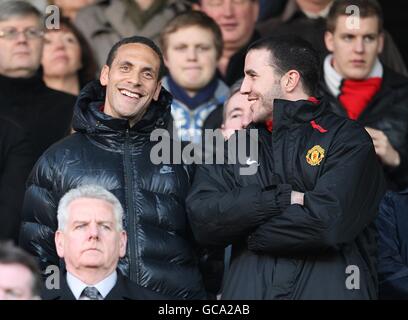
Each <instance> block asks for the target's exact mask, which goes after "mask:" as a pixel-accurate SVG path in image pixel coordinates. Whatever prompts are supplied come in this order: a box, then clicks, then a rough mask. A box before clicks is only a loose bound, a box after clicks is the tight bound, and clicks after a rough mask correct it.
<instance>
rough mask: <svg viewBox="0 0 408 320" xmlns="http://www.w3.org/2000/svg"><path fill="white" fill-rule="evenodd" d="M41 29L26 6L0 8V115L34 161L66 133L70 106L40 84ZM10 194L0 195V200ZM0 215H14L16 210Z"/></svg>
mask: <svg viewBox="0 0 408 320" xmlns="http://www.w3.org/2000/svg"><path fill="white" fill-rule="evenodd" d="M43 29H44V22H43V17H42V15H41V13H40V12H39V11H38V10H37V9H36V8H35V7H33V6H32V5H31V4H29V3H26V2H23V1H6V2H2V3H1V4H0V48H1V50H0V101H1V102H0V116H2V117H4V118H8V119H10V120H12V121H13V122H15V123H17V124H18V125H20V126H21V127H22V128H23V129H24V130H25V131H26V133H27V134H28V137H29V144H30V145H31V146H32V150H33V156H34V160H36V159H37V158H38V157H39V156H40V155H41V154H42V153H43V152H44V151H45V150H46V149H47V148H48V147H49V146H50V145H51V144H53V143H54V142H56V141H58V140H60V139H61V138H63V137H64V136H66V135H67V134H69V132H70V128H71V119H72V111H73V105H74V103H75V97H74V96H71V95H68V94H65V93H62V92H59V91H55V90H52V89H49V88H47V87H46V86H45V83H44V82H43V80H42V70H41V69H40V61H41V55H42V48H43V43H44V38H43ZM0 174H2V173H1V172H0ZM12 196H13V195H11V194H4V193H1V194H0V202H3V200H4V201H9V199H10V198H12ZM17 211H19V210H17ZM0 215H2V218H5V216H4V215H13V216H19V212H15V211H14V210H13V212H0Z"/></svg>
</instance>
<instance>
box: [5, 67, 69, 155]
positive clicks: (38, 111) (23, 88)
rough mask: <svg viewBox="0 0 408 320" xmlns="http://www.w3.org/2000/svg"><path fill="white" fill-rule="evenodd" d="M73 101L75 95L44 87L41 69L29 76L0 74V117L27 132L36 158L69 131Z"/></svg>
mask: <svg viewBox="0 0 408 320" xmlns="http://www.w3.org/2000/svg"><path fill="white" fill-rule="evenodd" d="M74 104H75V96H73V95H70V94H67V93H64V92H60V91H56V90H53V89H50V88H48V87H46V86H45V83H44V81H43V80H42V71H41V70H39V71H38V72H37V73H36V74H35V75H34V76H33V77H31V78H9V77H5V76H2V75H0V116H3V117H7V118H10V119H12V120H13V121H15V122H16V123H17V124H19V125H20V126H21V127H22V128H23V129H24V130H25V131H26V132H27V135H28V138H29V140H30V142H31V144H32V145H33V152H34V156H35V159H38V158H39V157H40V156H41V154H42V153H43V152H44V151H45V150H46V149H47V148H48V147H49V146H51V145H52V144H53V143H55V142H57V141H58V140H60V139H62V138H64V137H65V136H67V135H68V134H69V133H70V132H71V124H72V114H73V110H74Z"/></svg>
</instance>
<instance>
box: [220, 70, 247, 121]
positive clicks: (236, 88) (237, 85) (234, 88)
mask: <svg viewBox="0 0 408 320" xmlns="http://www.w3.org/2000/svg"><path fill="white" fill-rule="evenodd" d="M243 82H244V79H243V78H241V79H239V80H237V81H236V82H234V84H233V85H232V86H231V87H230V91H229V95H228V97H227V99H226V100H225V101H224V105H223V110H222V123H225V120H227V119H226V118H227V104H228V102H229V101H230V100H231V98H232V97H233V96H234V95H235V94H236V93H237V92H239V91H240V89H241V86H242V83H243Z"/></svg>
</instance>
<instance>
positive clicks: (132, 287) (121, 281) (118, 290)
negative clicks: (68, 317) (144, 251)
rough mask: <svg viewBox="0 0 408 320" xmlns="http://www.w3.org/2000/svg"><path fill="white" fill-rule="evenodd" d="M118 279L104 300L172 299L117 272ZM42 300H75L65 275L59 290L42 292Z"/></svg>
mask: <svg viewBox="0 0 408 320" xmlns="http://www.w3.org/2000/svg"><path fill="white" fill-rule="evenodd" d="M117 274H118V279H117V281H116V284H115V286H114V287H113V288H112V290H111V291H110V292H109V293H108V295H107V296H106V297H105V299H104V300H170V299H174V297H168V296H164V295H162V294H160V293H156V292H155V291H152V290H150V289H148V288H144V287H141V286H139V285H138V284H136V283H135V282H133V281H130V280H129V279H128V278H126V277H125V276H123V275H122V274H121V273H120V271H119V270H118V271H117ZM41 297H42V299H43V300H76V299H75V296H74V294H73V293H72V291H71V289H70V288H69V286H68V283H67V279H66V273H65V272H64V273H63V276H62V277H61V278H60V288H59V289H46V288H44V290H43V291H42V294H41Z"/></svg>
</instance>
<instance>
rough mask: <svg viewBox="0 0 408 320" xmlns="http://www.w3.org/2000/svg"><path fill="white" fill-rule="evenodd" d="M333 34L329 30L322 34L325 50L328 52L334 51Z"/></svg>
mask: <svg viewBox="0 0 408 320" xmlns="http://www.w3.org/2000/svg"><path fill="white" fill-rule="evenodd" d="M333 38H334V35H333V33H331V32H330V31H326V32H325V34H324V43H325V44H326V48H327V50H329V51H330V52H333V51H334V39H333Z"/></svg>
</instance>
